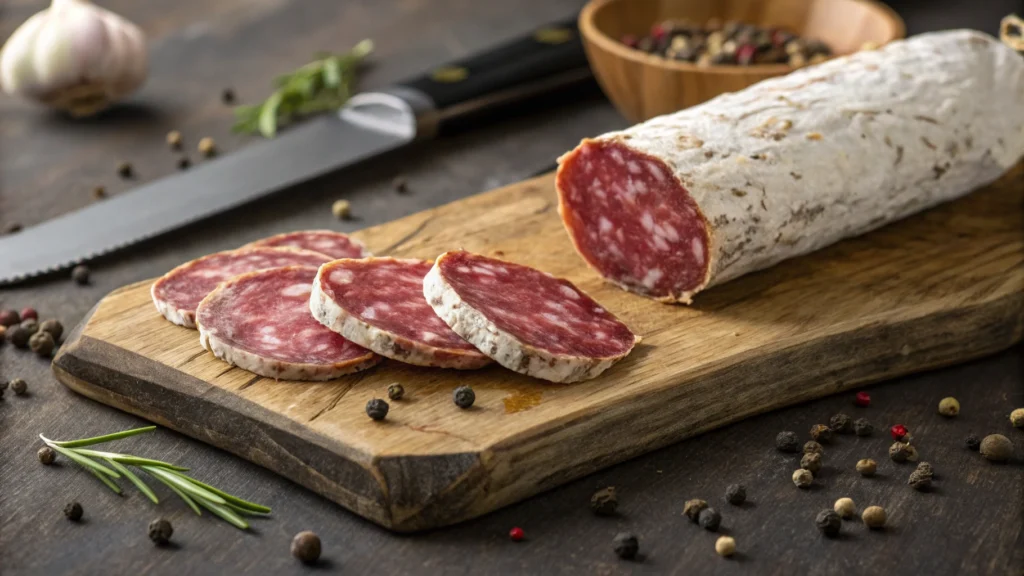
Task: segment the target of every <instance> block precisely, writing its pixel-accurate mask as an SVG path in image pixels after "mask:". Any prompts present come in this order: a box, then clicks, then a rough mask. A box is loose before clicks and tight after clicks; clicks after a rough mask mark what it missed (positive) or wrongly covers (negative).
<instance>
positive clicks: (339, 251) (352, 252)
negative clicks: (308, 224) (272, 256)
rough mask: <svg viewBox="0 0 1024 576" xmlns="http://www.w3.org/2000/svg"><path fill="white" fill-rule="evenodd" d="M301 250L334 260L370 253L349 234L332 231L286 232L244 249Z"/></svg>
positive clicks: (360, 256) (363, 255)
mask: <svg viewBox="0 0 1024 576" xmlns="http://www.w3.org/2000/svg"><path fill="white" fill-rule="evenodd" d="M262 246H267V247H275V248H301V249H303V250H312V251H313V252H319V253H321V254H327V255H328V256H330V257H332V258H364V257H366V256H369V255H370V253H369V252H368V251H367V250H366V247H365V246H363V244H362V242H360V241H358V240H356V239H355V238H351V237H349V235H348V234H342V233H341V232H334V231H332V230H299V231H298V232H286V233H284V234H277V235H275V236H270V237H269V238H264V239H262V240H257V241H255V242H250V243H249V244H246V245H245V246H242V248H257V247H262Z"/></svg>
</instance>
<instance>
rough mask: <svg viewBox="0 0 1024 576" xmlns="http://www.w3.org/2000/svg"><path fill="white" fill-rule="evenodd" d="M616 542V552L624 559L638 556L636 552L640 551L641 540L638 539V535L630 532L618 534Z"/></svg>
mask: <svg viewBox="0 0 1024 576" xmlns="http://www.w3.org/2000/svg"><path fill="white" fill-rule="evenodd" d="M614 542H615V554H617V555H618V557H619V558H622V559H624V560H632V559H634V558H636V553H637V552H639V551H640V542H639V541H638V540H637V539H636V536H634V535H632V534H630V533H628V532H620V533H618V534H616V535H615V541H614Z"/></svg>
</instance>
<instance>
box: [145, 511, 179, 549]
mask: <svg viewBox="0 0 1024 576" xmlns="http://www.w3.org/2000/svg"><path fill="white" fill-rule="evenodd" d="M171 534H174V527H173V526H171V522H170V521H169V520H166V519H164V518H157V519H156V520H153V521H152V522H150V523H149V539H150V540H152V541H153V543H154V544H156V545H157V546H166V545H167V543H168V542H170V541H171Z"/></svg>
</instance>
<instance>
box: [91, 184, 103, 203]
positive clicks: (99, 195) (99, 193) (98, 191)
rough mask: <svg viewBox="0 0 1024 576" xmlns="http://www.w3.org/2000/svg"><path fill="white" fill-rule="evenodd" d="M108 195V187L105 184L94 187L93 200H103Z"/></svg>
mask: <svg viewBox="0 0 1024 576" xmlns="http://www.w3.org/2000/svg"><path fill="white" fill-rule="evenodd" d="M106 197H107V189H106V188H104V187H103V186H96V187H94V188H93V189H92V199H93V200H103V199H104V198H106Z"/></svg>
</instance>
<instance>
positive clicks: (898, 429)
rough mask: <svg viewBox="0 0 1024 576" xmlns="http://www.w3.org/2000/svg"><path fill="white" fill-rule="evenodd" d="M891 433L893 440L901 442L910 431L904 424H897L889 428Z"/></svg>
mask: <svg viewBox="0 0 1024 576" xmlns="http://www.w3.org/2000/svg"><path fill="white" fill-rule="evenodd" d="M889 433H890V434H892V439H893V440H896V441H897V442H899V441H900V440H903V437H904V436H906V435H907V434H909V433H910V431H909V430H907V427H906V426H904V425H903V424H896V425H894V426H893V427H892V428H890V429H889Z"/></svg>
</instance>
